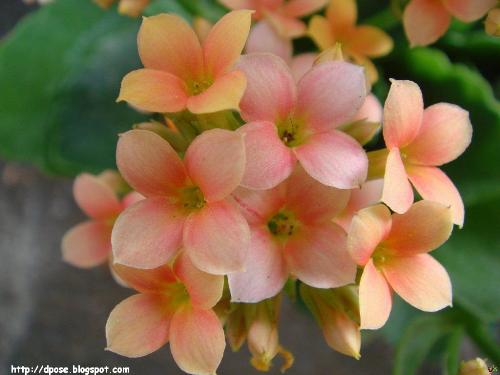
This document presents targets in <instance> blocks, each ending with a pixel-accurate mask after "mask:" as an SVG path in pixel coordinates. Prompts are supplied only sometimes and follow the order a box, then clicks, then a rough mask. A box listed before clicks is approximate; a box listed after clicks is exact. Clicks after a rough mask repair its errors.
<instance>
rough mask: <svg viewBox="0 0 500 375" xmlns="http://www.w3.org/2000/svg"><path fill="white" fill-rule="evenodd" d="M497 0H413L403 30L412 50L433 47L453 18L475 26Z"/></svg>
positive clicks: (406, 9)
mask: <svg viewBox="0 0 500 375" xmlns="http://www.w3.org/2000/svg"><path fill="white" fill-rule="evenodd" d="M496 3H497V1H496V0H411V1H410V2H409V3H408V5H407V6H406V8H405V10H404V13H403V26H404V29H405V32H406V36H407V37H408V39H409V41H410V44H411V46H412V47H414V46H425V45H427V44H431V43H434V42H435V41H436V40H438V39H439V38H440V37H441V36H443V35H444V33H445V32H446V30H448V27H449V26H450V21H451V17H452V16H453V17H456V18H458V19H459V20H460V21H463V22H472V21H475V20H478V19H479V18H481V17H483V16H484V15H485V14H486V13H487V12H488V10H489V9H491V8H493V7H494V6H495V4H496Z"/></svg>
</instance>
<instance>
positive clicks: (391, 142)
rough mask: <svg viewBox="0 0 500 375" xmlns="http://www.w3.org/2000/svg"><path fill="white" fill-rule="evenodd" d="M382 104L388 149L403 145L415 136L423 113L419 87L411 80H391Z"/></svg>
mask: <svg viewBox="0 0 500 375" xmlns="http://www.w3.org/2000/svg"><path fill="white" fill-rule="evenodd" d="M391 82H392V84H391V88H390V90H389V94H388V95H387V99H386V101H385V105H384V129H383V130H384V140H385V144H386V145H387V148H388V149H392V148H394V147H399V148H401V147H404V146H406V145H408V144H409V143H411V142H412V141H413V140H414V139H415V137H416V136H417V134H418V132H419V130H420V126H421V124H422V118H423V114H424V102H423V99H422V92H421V91H420V87H418V85H417V84H416V83H415V82H412V81H397V80H394V79H393V80H391Z"/></svg>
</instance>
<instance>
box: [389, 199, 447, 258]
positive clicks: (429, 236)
mask: <svg viewBox="0 0 500 375" xmlns="http://www.w3.org/2000/svg"><path fill="white" fill-rule="evenodd" d="M452 229H453V223H452V217H451V210H450V208H449V207H447V206H445V205H442V204H441V203H436V202H431V201H426V200H423V201H419V202H417V203H415V204H413V205H412V206H411V207H410V209H409V210H408V211H406V212H405V213H404V214H402V215H399V214H394V215H392V229H391V233H390V235H389V236H388V237H387V238H386V239H385V241H384V243H383V247H384V248H386V249H388V250H389V251H390V252H391V253H393V254H395V255H398V256H409V255H414V254H418V253H427V252H429V251H432V250H434V249H437V248H438V247H439V246H441V245H442V244H443V243H444V242H445V241H446V240H447V239H448V238H449V237H450V235H451V231H452Z"/></svg>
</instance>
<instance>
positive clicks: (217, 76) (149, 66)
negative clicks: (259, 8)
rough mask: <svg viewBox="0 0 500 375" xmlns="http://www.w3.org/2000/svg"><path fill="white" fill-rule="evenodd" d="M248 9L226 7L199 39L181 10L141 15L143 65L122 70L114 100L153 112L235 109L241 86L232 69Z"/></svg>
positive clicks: (237, 73)
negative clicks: (225, 10) (121, 78)
mask: <svg viewBox="0 0 500 375" xmlns="http://www.w3.org/2000/svg"><path fill="white" fill-rule="evenodd" d="M251 13H252V12H251V11H248V10H240V11H235V12H231V13H228V14H227V15H225V16H224V17H222V18H221V19H220V20H219V22H217V23H216V24H215V26H214V27H213V28H212V30H211V31H210V33H209V34H208V35H207V36H206V38H205V39H204V41H203V43H202V44H200V40H199V38H198V36H197V35H196V33H195V32H194V31H193V29H192V28H191V27H190V26H189V25H188V24H187V23H186V22H185V21H184V20H183V19H182V18H180V17H179V16H176V15H173V14H160V15H156V16H152V17H148V18H144V20H143V23H142V26H141V29H140V31H139V36H138V46H139V55H140V57H141V60H142V63H143V64H144V66H145V68H144V69H139V70H135V71H133V72H131V73H129V74H127V75H126V76H125V78H124V79H123V81H122V87H121V91H120V96H119V98H118V100H119V101H120V100H125V101H127V102H128V103H130V104H131V105H133V106H135V107H137V108H139V109H142V110H146V111H151V112H161V113H165V112H179V111H182V110H184V109H186V108H187V109H188V110H189V111H190V112H192V113H211V112H217V111H222V110H227V109H238V104H239V102H240V99H241V97H242V95H243V92H244V91H245V87H246V79H245V76H244V74H243V73H242V72H240V71H238V70H233V65H234V63H235V62H236V60H237V59H238V57H239V56H240V53H241V51H242V50H243V47H244V45H245V41H246V39H247V36H248V32H249V30H250V23H251Z"/></svg>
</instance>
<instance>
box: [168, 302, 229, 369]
mask: <svg viewBox="0 0 500 375" xmlns="http://www.w3.org/2000/svg"><path fill="white" fill-rule="evenodd" d="M225 347H226V342H225V340H224V331H223V329H222V325H221V323H220V321H219V318H217V315H215V313H214V312H213V311H212V310H202V309H199V308H196V307H193V308H190V307H188V306H186V307H185V308H183V309H180V310H178V311H177V312H176V313H175V314H174V316H173V318H172V324H171V326H170V350H171V351H172V356H173V357H174V360H175V362H176V363H177V365H178V366H179V367H180V368H181V370H182V371H184V372H187V373H188V374H199V375H212V374H215V371H216V370H217V367H219V364H220V362H221V360H222V356H223V354H224V348H225Z"/></svg>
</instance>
